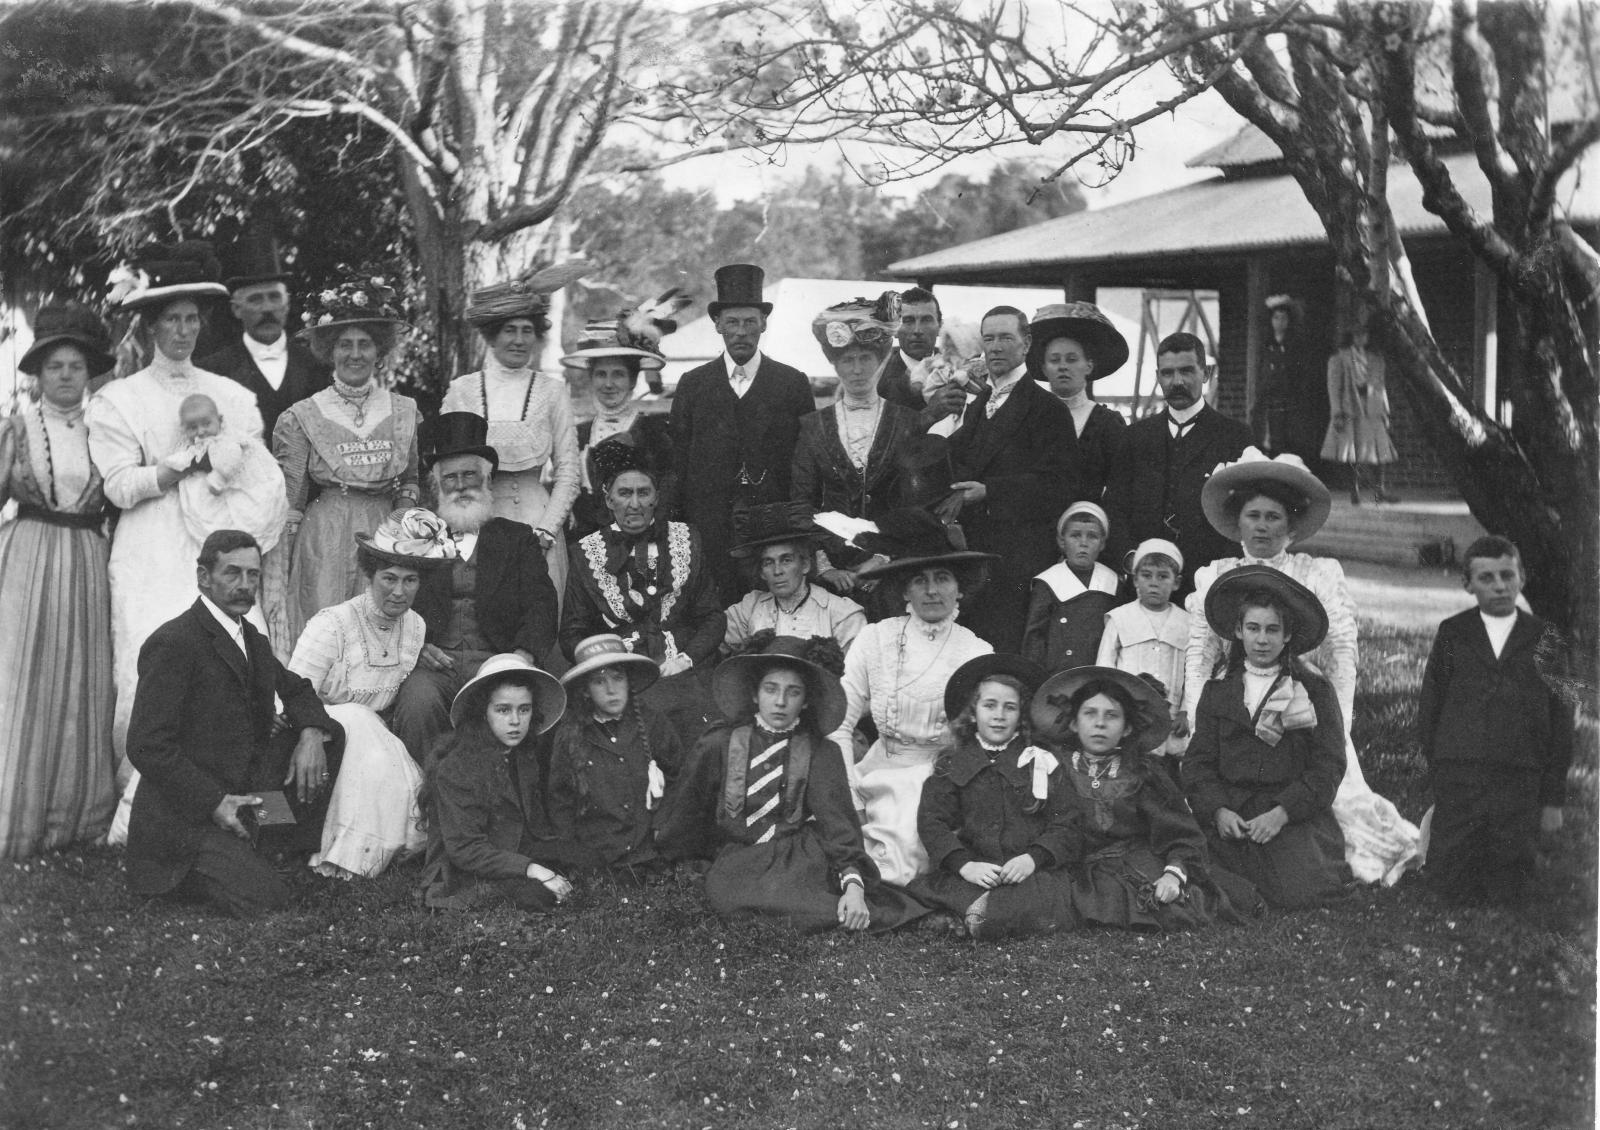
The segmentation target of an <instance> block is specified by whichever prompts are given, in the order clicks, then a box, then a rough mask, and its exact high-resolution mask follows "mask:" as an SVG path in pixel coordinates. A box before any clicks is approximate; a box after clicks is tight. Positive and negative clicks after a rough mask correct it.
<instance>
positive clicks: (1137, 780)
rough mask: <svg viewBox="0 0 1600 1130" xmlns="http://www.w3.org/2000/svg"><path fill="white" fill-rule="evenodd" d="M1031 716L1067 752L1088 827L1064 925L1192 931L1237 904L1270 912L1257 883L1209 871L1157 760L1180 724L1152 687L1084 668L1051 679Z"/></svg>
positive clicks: (1078, 812)
mask: <svg viewBox="0 0 1600 1130" xmlns="http://www.w3.org/2000/svg"><path fill="white" fill-rule="evenodd" d="M1032 713H1033V724H1034V732H1035V733H1036V734H1038V735H1039V736H1040V737H1041V738H1043V739H1044V740H1045V741H1046V742H1047V743H1048V744H1052V745H1054V746H1055V747H1056V748H1059V749H1060V750H1061V752H1062V764H1061V770H1062V775H1063V777H1064V778H1065V788H1064V790H1063V794H1064V795H1063V807H1064V808H1065V809H1066V810H1067V811H1068V813H1069V814H1070V816H1071V818H1072V819H1073V821H1074V822H1075V824H1076V825H1077V827H1078V828H1079V829H1080V830H1081V831H1080V839H1079V844H1080V846H1081V854H1080V855H1079V856H1078V857H1077V858H1075V859H1073V860H1072V861H1071V862H1069V864H1068V865H1067V867H1065V868H1064V869H1063V870H1062V871H1060V872H1058V873H1057V874H1056V876H1054V877H1053V878H1055V879H1057V880H1060V881H1063V885H1064V886H1065V890H1064V891H1061V892H1060V894H1061V895H1062V902H1061V903H1058V904H1057V905H1056V906H1055V907H1053V908H1052V910H1053V912H1054V913H1055V914H1056V915H1057V916H1058V917H1059V918H1060V920H1061V921H1062V922H1063V924H1064V925H1070V926H1072V927H1084V926H1108V927H1113V928H1117V929H1124V930H1143V931H1170V930H1185V929H1192V928H1195V927H1199V926H1205V925H1208V924H1209V923H1210V922H1211V921H1213V920H1214V919H1216V918H1223V919H1226V920H1230V921H1234V920H1237V919H1238V917H1239V914H1238V911H1237V910H1236V909H1235V904H1236V903H1237V904H1239V905H1240V906H1241V907H1243V908H1246V909H1251V910H1255V909H1259V899H1257V897H1256V896H1255V894H1254V892H1252V891H1250V890H1249V887H1248V884H1242V883H1238V882H1237V880H1236V878H1235V877H1233V876H1222V875H1220V874H1218V873H1213V872H1212V870H1211V869H1210V868H1209V867H1208V866H1207V862H1206V851H1205V837H1204V836H1203V835H1202V834H1201V832H1200V828H1199V827H1198V825H1196V823H1195V819H1194V817H1193V816H1192V815H1191V814H1190V812H1189V807H1188V805H1187V804H1186V803H1185V802H1184V799H1183V795H1182V793H1180V792H1179V791H1178V787H1177V786H1176V785H1175V784H1173V782H1172V780H1171V778H1170V777H1169V776H1168V775H1167V774H1166V773H1165V772H1163V771H1162V770H1161V769H1160V768H1159V767H1158V766H1157V765H1156V763H1155V762H1153V761H1152V760H1151V759H1150V756H1149V755H1150V751H1151V750H1154V749H1157V748H1159V747H1160V746H1161V744H1162V742H1164V741H1166V738H1167V734H1168V732H1169V730H1170V729H1171V726H1172V723H1171V717H1170V714H1169V712H1168V709H1167V701H1166V697H1165V695H1163V694H1162V692H1161V691H1160V690H1159V689H1158V688H1157V687H1156V686H1155V685H1154V684H1153V683H1150V682H1147V681H1146V680H1144V679H1142V678H1140V677H1139V676H1137V675H1131V674H1129V673H1128V672H1126V671H1118V670H1116V669H1115V668H1112V667H1079V668H1076V669H1074V670H1072V671H1063V672H1061V673H1060V674H1058V675H1055V676H1052V677H1051V678H1050V679H1048V680H1046V682H1045V683H1044V685H1043V686H1041V687H1040V688H1039V690H1038V693H1037V694H1035V695H1034V698H1033V711H1032ZM1219 880H1220V881H1221V883H1222V884H1223V885H1222V886H1219ZM1223 886H1225V887H1226V889H1227V891H1228V894H1224V890H1223ZM1229 895H1232V896H1233V897H1232V898H1230V897H1229Z"/></svg>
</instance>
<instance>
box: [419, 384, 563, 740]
mask: <svg viewBox="0 0 1600 1130" xmlns="http://www.w3.org/2000/svg"><path fill="white" fill-rule="evenodd" d="M488 435H489V425H488V423H487V422H486V421H485V420H484V418H483V417H482V416H479V415H478V414H477V413H475V412H445V413H443V414H442V415H440V416H439V417H438V418H437V419H435V420H429V421H424V423H423V424H422V426H421V428H419V429H418V432H417V447H418V451H419V455H420V458H421V462H422V465H423V466H424V467H425V468H427V469H428V470H427V476H428V485H429V487H430V488H431V489H432V491H433V496H434V499H435V500H436V505H435V506H434V511H435V513H437V514H438V515H439V517H440V518H442V519H444V521H445V524H446V525H448V526H449V527H450V533H451V536H452V537H454V538H455V541H456V545H457V547H458V548H459V549H460V551H461V555H460V557H459V558H458V559H457V560H456V562H455V564H454V565H453V566H452V567H451V568H449V569H436V570H433V571H431V572H430V573H428V574H425V575H424V577H423V580H422V588H421V590H420V591H419V592H418V593H417V599H416V603H415V604H414V605H413V606H412V607H413V608H415V610H416V611H417V612H418V613H419V614H420V615H421V616H422V619H423V620H424V621H425V622H426V624H427V628H428V634H427V642H426V643H425V644H424V645H423V648H422V655H421V656H420V657H419V659H418V661H417V666H416V669H415V670H414V671H412V672H411V674H410V675H407V676H406V681H405V682H404V683H402V684H401V685H400V693H399V696H398V697H397V698H396V699H395V704H394V717H393V719H392V729H393V730H394V733H395V735H396V736H397V737H399V739H400V740H401V741H403V742H404V743H405V745H406V749H408V750H410V751H411V756H412V757H414V758H416V759H417V761H418V762H422V761H424V759H425V758H426V756H427V752H428V749H429V747H430V746H432V745H433V743H434V742H435V741H436V740H437V739H438V738H439V736H440V735H441V734H444V733H446V732H448V731H449V729H450V703H451V702H452V701H453V700H454V699H455V696H456V692H457V691H459V690H460V689H461V688H462V687H463V686H465V685H466V683H467V682H468V681H469V680H470V679H471V678H472V677H473V676H474V675H475V674H477V672H478V668H479V667H480V666H481V665H482V664H483V661H484V660H485V659H487V658H489V656H491V655H495V654H498V653H501V652H515V653H516V654H517V655H519V656H521V657H522V658H523V659H524V660H526V661H527V662H529V663H532V664H534V665H536V666H539V665H542V664H543V663H544V661H545V658H546V656H547V655H548V654H549V652H550V650H551V648H552V647H554V646H555V642H556V590H555V586H554V585H552V584H551V583H550V571H549V567H548V566H547V565H546V564H545V557H544V552H543V550H542V549H541V548H540V546H539V543H538V541H537V540H536V539H535V537H534V534H533V530H532V529H530V528H529V527H528V526H526V525H524V524H523V523H521V522H512V521H509V520H507V519H505V518H496V517H493V509H494V496H493V495H492V494H491V492H490V489H489V483H490V480H491V479H492V478H493V476H494V470H495V466H496V463H497V459H496V456H495V450H494V448H493V447H491V446H489V442H488Z"/></svg>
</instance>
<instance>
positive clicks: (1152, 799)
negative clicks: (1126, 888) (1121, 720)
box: [1061, 752, 1206, 879]
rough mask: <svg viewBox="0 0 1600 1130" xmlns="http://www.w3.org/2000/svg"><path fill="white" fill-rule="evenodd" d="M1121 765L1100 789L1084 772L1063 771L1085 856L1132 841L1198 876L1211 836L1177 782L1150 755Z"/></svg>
mask: <svg viewBox="0 0 1600 1130" xmlns="http://www.w3.org/2000/svg"><path fill="white" fill-rule="evenodd" d="M1061 756H1062V764H1063V765H1064V766H1065V765H1070V764H1071V759H1072V754H1071V753H1070V752H1069V753H1063V754H1062V755H1061ZM1122 765H1123V769H1122V773H1121V775H1120V776H1119V777H1117V778H1116V779H1115V780H1105V781H1101V782H1100V785H1101V787H1100V788H1098V789H1096V788H1094V787H1093V785H1092V784H1091V783H1090V782H1089V781H1088V780H1087V778H1086V777H1085V776H1084V775H1083V774H1081V773H1076V772H1073V771H1070V770H1067V769H1063V774H1064V776H1065V777H1066V781H1065V783H1064V785H1063V799H1062V807H1064V808H1065V809H1066V810H1067V812H1068V814H1069V815H1070V817H1071V819H1072V820H1073V823H1074V826H1075V827H1078V828H1081V829H1082V838H1081V840H1080V843H1081V845H1082V849H1083V856H1082V857H1081V858H1089V857H1092V856H1094V855H1095V854H1096V853H1097V852H1102V851H1106V850H1107V849H1112V850H1116V849H1117V846H1118V845H1119V844H1122V843H1126V842H1128V841H1133V842H1135V843H1137V844H1139V845H1141V846H1144V847H1147V848H1149V849H1150V852H1151V854H1152V855H1154V856H1155V858H1156V860H1157V862H1158V863H1159V864H1160V865H1161V866H1163V867H1166V866H1170V865H1171V864H1174V863H1175V864H1177V865H1178V866H1179V867H1182V868H1183V870H1184V872H1185V874H1186V875H1187V876H1188V877H1189V878H1191V879H1193V878H1196V877H1198V876H1199V875H1200V874H1201V873H1202V872H1203V871H1204V868H1205V863H1206V838H1205V835H1204V834H1203V833H1202V832H1201V831H1200V825H1199V824H1197V823H1196V822H1195V818H1194V814H1193V813H1192V812H1190V811H1189V805H1188V803H1187V802H1186V801H1185V800H1184V799H1183V794H1182V793H1181V792H1179V791H1178V786H1177V785H1175V784H1173V783H1172V779H1171V778H1169V777H1168V776H1167V775H1166V773H1165V772H1164V771H1162V770H1160V769H1157V768H1155V767H1154V766H1152V765H1151V764H1150V761H1149V759H1148V757H1145V756H1133V757H1124V758H1123V759H1122ZM1071 862H1077V860H1073V861H1071Z"/></svg>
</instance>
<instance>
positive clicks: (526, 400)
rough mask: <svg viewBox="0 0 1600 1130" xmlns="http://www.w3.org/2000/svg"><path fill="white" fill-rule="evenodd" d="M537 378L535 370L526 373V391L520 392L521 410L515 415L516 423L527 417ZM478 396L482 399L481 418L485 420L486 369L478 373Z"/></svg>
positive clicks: (487, 409) (487, 407) (486, 396)
mask: <svg viewBox="0 0 1600 1130" xmlns="http://www.w3.org/2000/svg"><path fill="white" fill-rule="evenodd" d="M538 379H539V374H538V373H537V372H530V373H529V374H528V391H527V392H525V393H523V394H522V412H521V414H520V415H518V416H517V422H518V423H521V422H523V421H525V420H526V419H527V418H528V405H530V404H532V403H533V384H534V382H535V381H537V380H538ZM478 396H479V398H480V399H481V400H482V401H483V418H484V419H485V420H487V419H488V418H489V378H488V376H487V371H485V372H480V373H479V374H478Z"/></svg>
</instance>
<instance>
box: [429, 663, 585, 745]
mask: <svg viewBox="0 0 1600 1130" xmlns="http://www.w3.org/2000/svg"><path fill="white" fill-rule="evenodd" d="M504 683H514V684H516V685H517V686H523V687H527V688H529V689H530V690H532V691H533V701H534V705H535V706H536V707H538V710H539V728H538V730H537V731H535V732H536V733H540V734H542V733H544V732H545V731H546V730H548V729H549V728H550V727H551V726H554V725H555V724H556V723H557V722H559V721H561V715H562V713H563V712H565V710H566V709H567V690H566V688H565V687H563V686H562V685H561V683H560V682H559V681H558V680H557V679H556V677H555V676H554V675H552V674H550V672H548V671H542V670H540V669H539V668H537V667H535V666H534V665H533V664H532V663H529V662H528V661H527V660H526V659H524V658H522V656H520V655H515V654H513V653H511V652H506V653H504V654H502V655H491V656H490V657H489V658H488V659H485V660H484V661H483V666H482V667H479V668H478V673H477V674H476V675H474V676H472V678H471V679H469V680H467V685H466V686H464V687H462V688H461V689H460V690H459V691H457V692H456V697H455V701H454V702H452V703H451V704H450V724H451V725H452V726H456V727H459V726H460V725H461V723H462V722H463V721H465V720H466V719H468V718H470V717H472V716H473V715H474V714H481V713H483V711H484V709H485V707H486V706H487V704H488V700H489V695H490V693H491V692H492V690H493V688H494V687H496V686H499V685H501V684H504Z"/></svg>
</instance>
